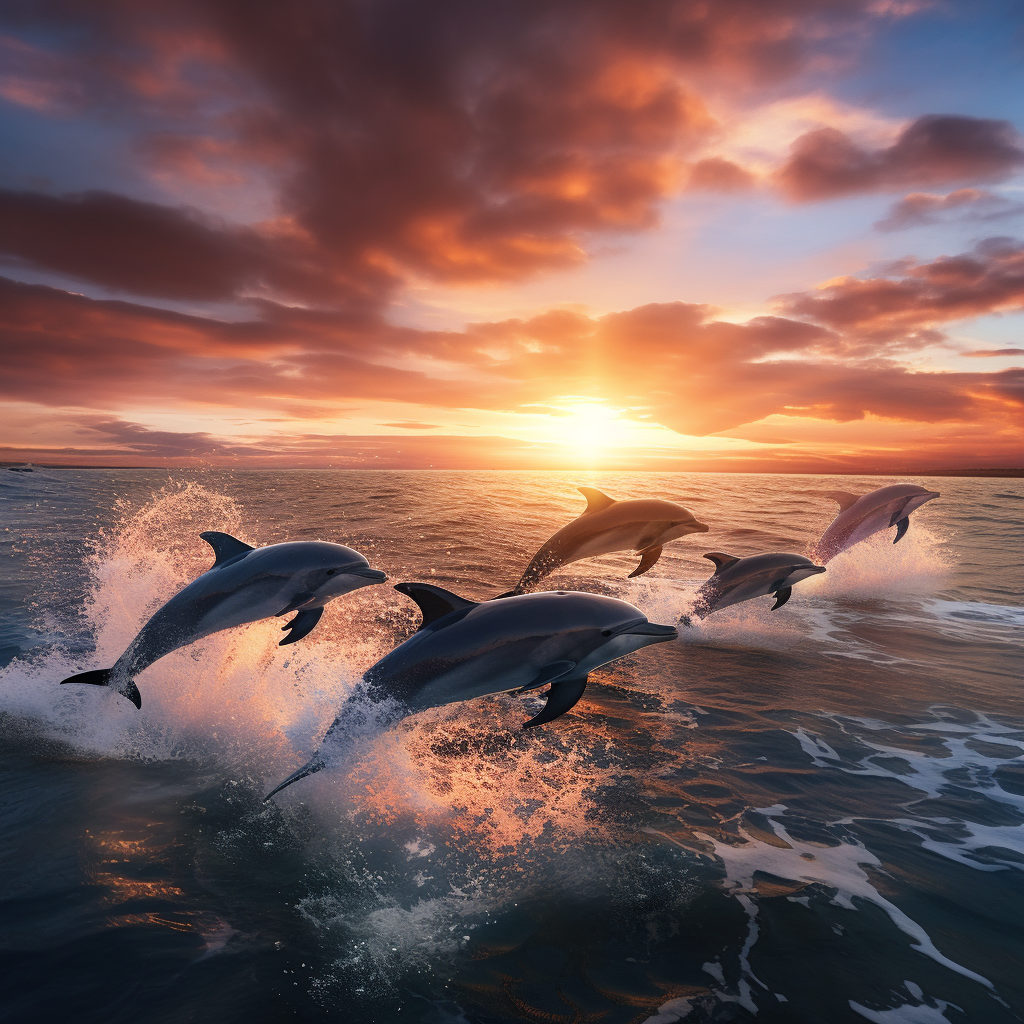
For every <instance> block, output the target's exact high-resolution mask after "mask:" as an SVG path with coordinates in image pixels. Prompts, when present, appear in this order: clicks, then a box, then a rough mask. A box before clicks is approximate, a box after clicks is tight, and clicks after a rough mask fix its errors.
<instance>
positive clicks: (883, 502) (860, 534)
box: [814, 484, 939, 562]
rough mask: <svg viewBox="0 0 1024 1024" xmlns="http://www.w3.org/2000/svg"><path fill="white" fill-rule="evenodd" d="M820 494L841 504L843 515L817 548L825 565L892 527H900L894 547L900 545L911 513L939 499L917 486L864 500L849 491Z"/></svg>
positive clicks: (896, 487) (870, 495)
mask: <svg viewBox="0 0 1024 1024" xmlns="http://www.w3.org/2000/svg"><path fill="white" fill-rule="evenodd" d="M820 493H822V494H824V496H825V497H826V498H834V499H835V500H836V501H838V502H839V514H838V515H837V516H836V517H835V519H833V520H832V522H831V524H830V525H829V527H828V529H827V530H826V531H825V532H824V533H823V534H822V535H821V540H819V541H818V543H817V544H816V545H815V548H814V555H815V557H816V558H819V559H820V560H821V561H822V562H828V561H829V560H830V559H832V558H835V557H836V555H838V554H839V552H840V551H845V550H846V549H847V548H850V547H853V545H854V544H859V543H860V542H861V541H862V540H866V539H867V538H868V537H870V536H871V535H872V534H875V533H880V532H881V531H882V530H887V529H888V528H889V527H890V526H895V527H896V536H895V537H894V538H893V544H895V543H897V541H899V539H900V538H901V537H902V536H903V535H904V534H905V533H906V532H907V528H908V527H909V526H910V519H909V518H908V517H909V516H910V513H911V512H913V511H914V510H915V509H918V508H920V507H921V506H922V505H923V504H924V503H925V502H926V501H931V500H932V498H937V497H938V496H939V492H938V491H926V490H925V489H924V488H923V487H918V486H916V485H915V484H891V485H890V486H889V487H879V488H878V489H877V490H875V491H869V492H868V493H867V494H864V495H861V496H860V497H857V495H856V494H850V493H848V492H847V491H823V492H820Z"/></svg>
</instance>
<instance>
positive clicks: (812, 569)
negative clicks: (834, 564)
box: [807, 565, 827, 576]
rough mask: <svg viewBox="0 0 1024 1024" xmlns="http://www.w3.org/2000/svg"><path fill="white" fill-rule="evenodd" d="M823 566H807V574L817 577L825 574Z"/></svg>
mask: <svg viewBox="0 0 1024 1024" xmlns="http://www.w3.org/2000/svg"><path fill="white" fill-rule="evenodd" d="M826 571H827V570H826V569H825V566H823V565H809V566H807V572H809V573H810V574H811V575H812V576H817V575H818V574H819V573H822V572H826Z"/></svg>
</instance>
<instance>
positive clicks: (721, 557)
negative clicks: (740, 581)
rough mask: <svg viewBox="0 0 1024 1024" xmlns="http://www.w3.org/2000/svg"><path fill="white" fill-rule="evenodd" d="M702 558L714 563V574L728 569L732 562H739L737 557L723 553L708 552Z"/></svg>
mask: <svg viewBox="0 0 1024 1024" xmlns="http://www.w3.org/2000/svg"><path fill="white" fill-rule="evenodd" d="M704 557H705V558H708V559H710V560H711V561H712V562H714V563H715V567H716V568H715V572H721V571H722V570H723V569H728V568H729V566H730V565H732V564H733V562H738V561H739V558H738V556H736V555H727V554H726V553H725V552H724V551H709V552H708V553H707V554H706V555H705V556H704Z"/></svg>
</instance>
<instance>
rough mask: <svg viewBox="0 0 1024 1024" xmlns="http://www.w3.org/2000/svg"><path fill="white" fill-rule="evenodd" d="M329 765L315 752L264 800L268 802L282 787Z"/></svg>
mask: <svg viewBox="0 0 1024 1024" xmlns="http://www.w3.org/2000/svg"><path fill="white" fill-rule="evenodd" d="M326 767H327V762H326V761H325V760H324V759H323V758H322V757H321V756H320V755H319V754H314V755H313V757H312V758H311V759H310V760H309V761H308V762H306V764H304V765H303V766H302V767H301V768H300V769H299V770H298V771H297V772H292V773H291V775H289V776H288V778H287V779H285V780H284V782H282V783H281V784H280V785H279V786H275V787H274V788H273V789H272V790H271V791H270V792H269V793H268V794H267V795H266V796H265V797H264V798H263V802H264V803H266V802H267V801H268V800H269V799H270V798H271V797H272V796H274V795H275V794H276V793H280V792H281V790H282V789H284V788H286V787H287V786H290V785H291V784H292V783H293V782H298V781H299V779H304V778H305V777H306V776H307V775H314V774H316V772H318V771H320V770H321V769H322V768H326Z"/></svg>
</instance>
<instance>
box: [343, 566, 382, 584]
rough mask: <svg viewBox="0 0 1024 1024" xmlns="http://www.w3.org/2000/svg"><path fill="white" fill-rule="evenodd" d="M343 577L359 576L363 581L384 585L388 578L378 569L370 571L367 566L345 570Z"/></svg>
mask: <svg viewBox="0 0 1024 1024" xmlns="http://www.w3.org/2000/svg"><path fill="white" fill-rule="evenodd" d="M345 575H346V576H360V577H362V578H363V579H364V580H370V581H371V582H372V583H386V582H387V578H388V576H387V573H384V572H381V571H380V569H371V568H370V567H369V566H366V567H359V568H355V569H346V570H345Z"/></svg>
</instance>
